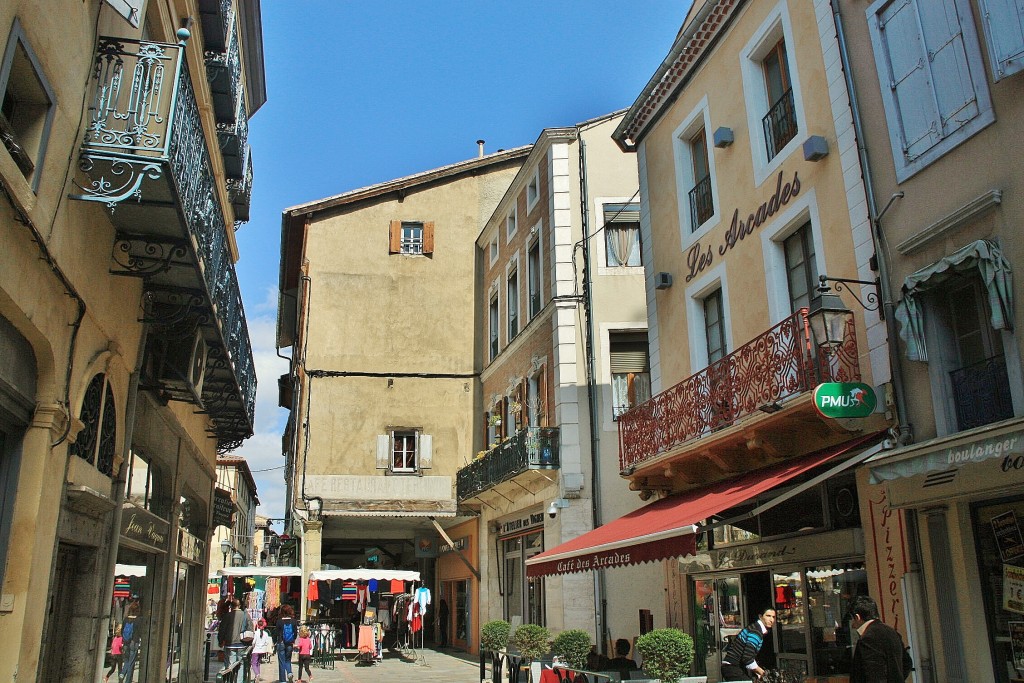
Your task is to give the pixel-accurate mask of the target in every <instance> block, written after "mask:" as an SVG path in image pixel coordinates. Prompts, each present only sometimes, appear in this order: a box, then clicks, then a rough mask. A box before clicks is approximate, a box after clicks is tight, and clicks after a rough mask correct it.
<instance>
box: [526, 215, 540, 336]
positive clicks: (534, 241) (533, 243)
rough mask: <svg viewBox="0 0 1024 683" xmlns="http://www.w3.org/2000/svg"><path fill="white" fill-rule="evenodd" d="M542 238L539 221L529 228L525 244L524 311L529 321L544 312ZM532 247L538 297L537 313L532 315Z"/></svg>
mask: <svg viewBox="0 0 1024 683" xmlns="http://www.w3.org/2000/svg"><path fill="white" fill-rule="evenodd" d="M542 237H543V226H542V225H541V221H537V224H536V225H534V226H533V227H532V228H530V239H529V240H528V241H527V243H526V271H527V272H526V297H527V302H526V310H527V313H529V314H530V320H533V319H534V318H536V317H537V316H538V315H540V312H541V311H542V310H544V243H543V242H542V241H541V238H542ZM533 247H537V295H538V296H539V297H540V305H539V306H538V307H537V312H536V313H532V311H531V310H530V306H531V304H530V301H529V298H530V276H531V275H532V271H531V270H530V250H531V249H533Z"/></svg>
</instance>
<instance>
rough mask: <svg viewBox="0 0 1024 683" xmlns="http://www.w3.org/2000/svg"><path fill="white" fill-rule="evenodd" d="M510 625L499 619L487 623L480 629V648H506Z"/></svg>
mask: <svg viewBox="0 0 1024 683" xmlns="http://www.w3.org/2000/svg"><path fill="white" fill-rule="evenodd" d="M511 630H512V624H510V623H508V622H507V621H503V620H501V619H495V620H494V621H488V622H487V623H486V624H484V625H483V627H482V628H481V629H480V647H481V648H483V649H484V650H492V651H495V652H497V651H498V650H504V649H505V648H506V647H508V634H509V632H510V631H511Z"/></svg>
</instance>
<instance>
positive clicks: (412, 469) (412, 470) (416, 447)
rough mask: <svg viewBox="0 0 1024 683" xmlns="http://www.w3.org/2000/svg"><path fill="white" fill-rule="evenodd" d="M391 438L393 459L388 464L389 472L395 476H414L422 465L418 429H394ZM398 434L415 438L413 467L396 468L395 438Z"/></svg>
mask: <svg viewBox="0 0 1024 683" xmlns="http://www.w3.org/2000/svg"><path fill="white" fill-rule="evenodd" d="M389 434H390V436H391V459H390V462H389V463H388V471H389V472H393V473H395V474H413V473H415V472H418V471H419V465H420V460H419V459H420V432H419V430H418V429H392V430H391V431H390V432H389ZM398 434H402V435H405V434H411V435H412V437H413V447H412V448H413V451H412V460H413V463H412V467H396V466H395V436H396V435H398Z"/></svg>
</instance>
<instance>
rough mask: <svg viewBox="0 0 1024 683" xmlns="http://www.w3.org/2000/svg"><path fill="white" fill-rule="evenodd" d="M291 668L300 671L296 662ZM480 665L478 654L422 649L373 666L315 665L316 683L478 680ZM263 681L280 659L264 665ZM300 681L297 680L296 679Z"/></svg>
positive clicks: (388, 657) (386, 657) (468, 682)
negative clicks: (412, 656) (408, 656)
mask: <svg viewBox="0 0 1024 683" xmlns="http://www.w3.org/2000/svg"><path fill="white" fill-rule="evenodd" d="M292 670H293V671H295V672H296V673H297V672H298V666H297V665H295V664H293V665H292ZM478 672H479V665H478V661H477V659H476V658H475V657H473V656H471V655H467V654H464V653H455V652H454V651H453V652H452V653H451V654H449V653H448V652H440V651H437V650H430V649H427V650H422V651H420V653H419V657H418V658H417V659H416V660H415V661H413V660H411V659H403V658H401V657H399V656H398V655H394V654H391V653H385V655H384V660H383V661H382V662H381V663H379V664H377V665H374V666H366V665H364V664H361V663H357V662H349V661H345V660H344V659H342V660H339V661H337V662H335V664H334V669H318V668H317V667H315V666H314V667H313V681H314V682H315V683H379V682H382V681H386V682H387V683H478V676H479V673H478ZM261 673H262V677H261V678H262V680H263V681H274V680H276V675H277V659H276V658H274V659H272V660H271V661H270V663H269V664H264V665H263V669H262V672H261ZM296 680H298V679H296Z"/></svg>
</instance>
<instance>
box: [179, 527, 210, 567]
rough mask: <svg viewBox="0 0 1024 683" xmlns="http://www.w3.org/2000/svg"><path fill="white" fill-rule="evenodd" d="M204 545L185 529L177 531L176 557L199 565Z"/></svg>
mask: <svg viewBox="0 0 1024 683" xmlns="http://www.w3.org/2000/svg"><path fill="white" fill-rule="evenodd" d="M204 545H205V544H204V543H203V541H202V540H201V539H199V538H196V537H195V536H193V535H192V534H190V533H189V532H188V531H186V530H185V529H178V557H180V558H181V559H183V560H185V561H187V562H191V563H193V564H199V563H200V562H202V560H203V547H204Z"/></svg>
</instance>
